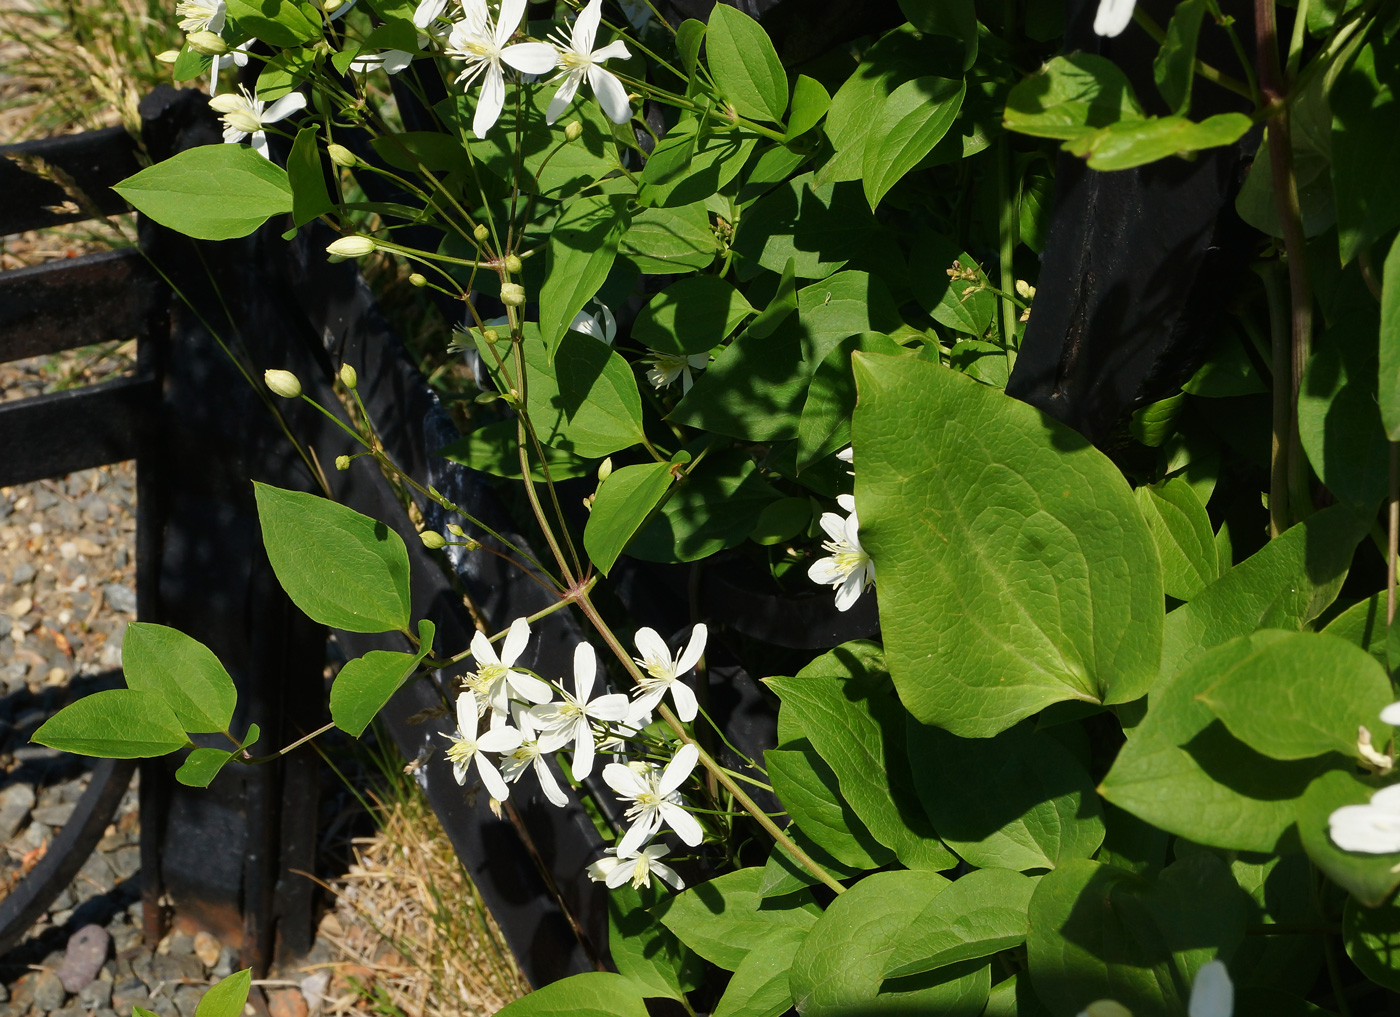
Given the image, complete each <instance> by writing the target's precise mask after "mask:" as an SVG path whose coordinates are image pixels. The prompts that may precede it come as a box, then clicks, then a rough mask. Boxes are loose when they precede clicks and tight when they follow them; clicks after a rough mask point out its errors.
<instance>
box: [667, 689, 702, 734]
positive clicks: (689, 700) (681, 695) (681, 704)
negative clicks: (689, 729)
mask: <svg viewBox="0 0 1400 1017" xmlns="http://www.w3.org/2000/svg"><path fill="white" fill-rule="evenodd" d="M671 702H673V703H675V704H676V716H677V717H679V718H680V719H681V722H682V723H683V724H689V723H690V722H691V721H692V720H694V719H695V714H696V713H697V712H698V711H699V709H700V704H699V703H698V702H696V699H695V693H694V692H692V691H691V690H690V686H689V685H687V684H686V683H685V682H683V681H681V680H680V679H679V678H677V679H676V680H675V681H674V682H673V683H672V684H671Z"/></svg>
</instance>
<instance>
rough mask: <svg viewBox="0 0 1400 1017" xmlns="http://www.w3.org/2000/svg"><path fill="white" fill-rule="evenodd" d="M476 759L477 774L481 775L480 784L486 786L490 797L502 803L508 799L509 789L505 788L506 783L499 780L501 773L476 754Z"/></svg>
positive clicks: (489, 762)
mask: <svg viewBox="0 0 1400 1017" xmlns="http://www.w3.org/2000/svg"><path fill="white" fill-rule="evenodd" d="M474 758H475V759H476V769H477V772H478V773H480V774H481V783H483V784H485V785H486V790H487V791H489V792H490V793H491V797H492V798H494V799H496V800H497V801H500V802H503V801H505V800H506V799H507V798H509V797H510V788H508V787H506V782H505V781H503V780H502V779H501V772H500V771H499V770H497V769H496V767H495V765H494V764H493V763H492V762H491V760H489V759H487V758H486V757H485V756H483V755H480V754H478V755H477V756H475V757H474Z"/></svg>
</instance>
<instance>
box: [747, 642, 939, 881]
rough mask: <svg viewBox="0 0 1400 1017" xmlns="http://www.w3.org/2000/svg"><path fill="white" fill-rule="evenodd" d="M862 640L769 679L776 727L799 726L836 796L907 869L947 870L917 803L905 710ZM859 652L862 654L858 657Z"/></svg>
mask: <svg viewBox="0 0 1400 1017" xmlns="http://www.w3.org/2000/svg"><path fill="white" fill-rule="evenodd" d="M869 650H870V647H869V646H868V644H863V643H848V644H846V645H845V646H842V647H838V648H837V649H836V650H833V651H832V652H831V653H829V654H826V655H824V656H822V657H819V658H818V659H817V660H815V661H813V662H812V663H811V664H809V665H808V666H807V667H805V668H803V670H802V671H801V672H799V673H798V675H797V676H796V677H795V678H769V679H766V681H765V684H767V685H768V687H769V688H771V689H772V690H773V691H774V692H775V693H777V695H778V698H779V699H780V700H782V709H781V710H780V711H779V714H778V716H779V720H780V735H779V737H780V739H781V740H784V741H785V740H786V739H783V738H782V733H781V732H783V731H786V732H792V731H794V730H796V731H800V732H801V736H805V737H806V738H807V739H808V740H809V741H810V742H811V743H812V746H813V747H814V748H815V749H816V750H817V753H818V754H819V755H820V756H821V757H822V759H824V760H825V761H826V763H827V765H829V766H830V767H831V769H832V771H833V772H834V773H835V774H836V779H837V781H838V783H839V784H840V787H841V796H842V797H843V798H844V799H845V800H846V802H847V803H848V804H849V805H850V806H851V808H852V809H853V810H854V811H855V813H856V815H858V816H859V817H860V818H861V821H862V822H863V823H864V824H865V826H866V827H867V828H868V829H869V830H870V833H871V834H872V835H873V836H874V838H875V839H876V840H878V841H879V842H880V843H881V844H883V845H885V847H887V848H889V849H890V850H892V851H893V852H894V853H895V856H896V857H897V858H898V859H899V860H900V861H901V862H902V863H904V864H905V865H906V866H908V867H909V868H914V869H950V868H952V867H953V866H954V865H956V864H957V862H956V860H955V859H954V858H953V856H952V855H951V854H950V853H949V851H948V849H947V848H945V847H944V846H943V844H942V843H941V842H940V841H939V839H938V835H937V834H936V833H935V832H934V827H933V826H932V825H931V824H930V823H929V821H928V818H927V817H926V816H925V815H924V810H923V809H922V808H921V807H920V804H919V797H918V792H917V791H916V780H915V775H914V773H913V772H912V771H911V769H910V763H909V757H908V752H907V750H906V748H905V745H906V742H905V739H906V733H905V714H904V711H903V710H902V709H901V708H900V706H899V703H898V702H897V701H896V700H895V699H894V697H893V696H892V695H891V694H890V692H889V690H888V688H887V687H886V686H885V684H884V681H883V674H882V672H881V671H880V670H878V668H879V666H880V663H879V658H870V657H868V656H866V654H868V652H869ZM862 657H865V658H866V659H865V660H864V661H862Z"/></svg>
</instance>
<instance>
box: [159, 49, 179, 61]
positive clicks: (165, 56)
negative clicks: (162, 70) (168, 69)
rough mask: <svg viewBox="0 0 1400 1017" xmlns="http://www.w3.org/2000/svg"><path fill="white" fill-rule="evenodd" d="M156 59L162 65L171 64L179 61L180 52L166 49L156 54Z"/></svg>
mask: <svg viewBox="0 0 1400 1017" xmlns="http://www.w3.org/2000/svg"><path fill="white" fill-rule="evenodd" d="M156 59H157V60H159V61H160V62H161V63H163V64H173V63H174V62H175V61H176V60H179V59H180V51H179V50H178V49H168V50H166V51H165V52H164V53H157V54H156Z"/></svg>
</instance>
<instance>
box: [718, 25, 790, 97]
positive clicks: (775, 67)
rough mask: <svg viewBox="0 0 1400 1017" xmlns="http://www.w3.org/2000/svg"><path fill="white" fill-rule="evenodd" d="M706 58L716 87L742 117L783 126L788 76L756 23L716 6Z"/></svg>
mask: <svg viewBox="0 0 1400 1017" xmlns="http://www.w3.org/2000/svg"><path fill="white" fill-rule="evenodd" d="M705 54H706V59H707V61H708V63H709V65H710V73H711V74H712V75H714V79H715V84H716V86H718V88H719V90H720V93H721V94H722V95H723V96H724V97H725V98H726V99H728V100H729V102H730V104H731V105H732V106H733V107H734V109H735V110H736V111H737V112H738V113H739V115H740V116H744V117H751V118H752V119H754V120H768V121H771V122H773V123H782V120H783V113H784V112H785V111H786V110H787V105H788V84H787V72H785V71H784V70H783V64H782V61H781V60H779V59H778V51H777V50H775V49H774V48H773V41H772V40H771V39H769V38H768V33H767V32H765V31H764V30H763V27H762V26H761V25H759V23H758V22H757V21H755V20H754V19H753V18H751V17H749V16H748V15H747V14H745V13H743V12H742V11H740V10H738V9H736V8H734V7H726V6H725V5H723V4H718V5H716V6H715V7H714V8H713V9H712V10H711V12H710V23H709V29H708V31H707V33H706V39H705Z"/></svg>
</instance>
